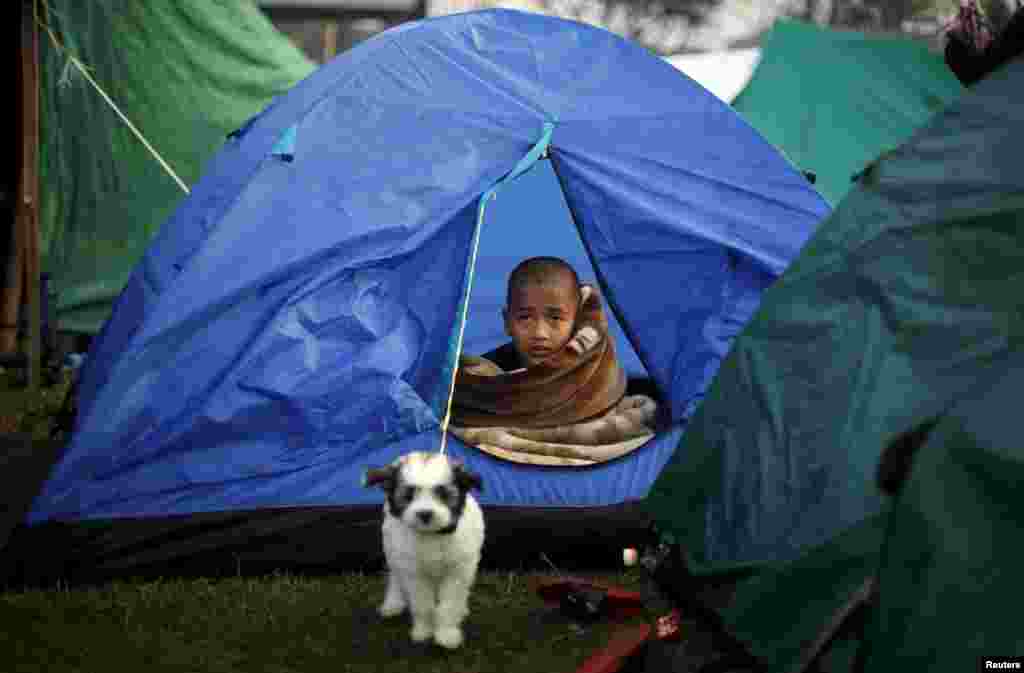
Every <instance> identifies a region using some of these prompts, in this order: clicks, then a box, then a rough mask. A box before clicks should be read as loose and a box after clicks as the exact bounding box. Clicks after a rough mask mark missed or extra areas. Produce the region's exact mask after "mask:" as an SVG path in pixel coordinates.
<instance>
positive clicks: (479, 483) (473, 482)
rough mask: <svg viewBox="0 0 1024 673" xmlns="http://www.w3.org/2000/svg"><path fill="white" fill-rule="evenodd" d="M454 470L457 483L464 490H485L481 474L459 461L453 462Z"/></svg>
mask: <svg viewBox="0 0 1024 673" xmlns="http://www.w3.org/2000/svg"><path fill="white" fill-rule="evenodd" d="M452 472H453V473H454V474H455V483H456V484H457V485H458V487H459V488H461V489H462V490H463V491H469V490H470V489H474V488H475V489H476V490H478V491H483V490H484V481H483V479H481V478H480V475H479V474H477V473H476V472H473V471H472V470H470V469H469V468H467V467H466V466H465V465H463V464H462V463H461V462H459V461H454V462H453V463H452Z"/></svg>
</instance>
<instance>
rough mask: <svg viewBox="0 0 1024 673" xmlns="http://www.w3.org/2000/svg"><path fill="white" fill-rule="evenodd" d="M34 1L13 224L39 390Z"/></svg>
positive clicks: (26, 21) (25, 10) (32, 385)
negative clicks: (20, 263)
mask: <svg viewBox="0 0 1024 673" xmlns="http://www.w3.org/2000/svg"><path fill="white" fill-rule="evenodd" d="M35 10H36V3H35V2H34V1H33V2H31V3H25V4H23V5H22V12H21V101H22V111H21V114H22V117H21V119H22V133H21V139H22V140H21V143H22V144H21V170H20V174H19V179H18V200H17V203H16V206H15V207H16V213H17V214H16V218H15V225H14V226H15V227H16V228H17V229H18V230H19V231H20V232H21V235H20V236H19V238H20V239H21V240H20V241H19V243H20V244H21V246H22V247H21V250H22V253H21V254H22V255H23V257H22V260H23V267H22V269H23V273H24V285H23V287H24V289H25V303H26V305H27V307H28V346H27V352H26V355H27V356H28V388H29V391H32V392H34V391H37V390H39V384H40V377H41V373H42V367H41V362H40V360H41V355H42V353H41V350H42V349H41V342H42V326H41V325H40V304H39V302H40V297H39V208H38V201H39V199H38V191H39V175H38V166H37V159H38V148H39V31H38V30H36V25H35V18H36V17H35Z"/></svg>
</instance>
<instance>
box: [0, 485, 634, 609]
mask: <svg viewBox="0 0 1024 673" xmlns="http://www.w3.org/2000/svg"><path fill="white" fill-rule="evenodd" d="M484 513H485V514H484V516H485V519H486V521H487V524H488V535H487V541H486V542H485V546H484V552H483V559H482V561H481V568H482V569H484V570H516V571H522V572H532V571H540V570H543V571H550V570H551V564H552V563H553V564H555V565H556V567H557V568H558V569H559V570H566V571H568V570H580V569H587V570H595V571H614V572H618V571H621V569H622V549H623V547H627V546H637V541H638V540H642V539H643V536H645V535H646V534H647V530H648V520H647V518H646V515H645V513H644V511H643V510H642V508H641V504H640V503H639V502H637V501H630V502H625V503H621V504H615V505H608V506H601V507H527V506H484ZM380 521H381V506H380V505H379V504H365V505H351V506H319V507H289V508H268V509H257V510H240V511H232V512H202V513H195V514H189V515H181V516H166V517H145V518H143V517H138V518H119V519H103V520H84V521H73V522H67V521H65V522H56V521H49V522H45V523H41V524H37V525H32V526H28V525H25V524H23V523H21V524H18V525H17V526H15V527H14V529H13V530H12V532H11V536H10V539H9V542H8V544H7V546H6V547H4V548H3V549H0V587H5V588H7V589H14V588H18V587H26V588H27V587H40V586H53V585H55V584H60V585H64V586H79V585H95V584H103V583H107V582H110V581H113V580H118V579H128V578H131V579H139V580H146V579H158V578H162V579H167V578H193V577H231V576H257V575H266V574H272V573H274V572H287V573H290V574H299V575H311V576H313V575H329V574H336V573H343V572H379V571H381V570H383V568H384V555H383V550H382V547H381V539H380Z"/></svg>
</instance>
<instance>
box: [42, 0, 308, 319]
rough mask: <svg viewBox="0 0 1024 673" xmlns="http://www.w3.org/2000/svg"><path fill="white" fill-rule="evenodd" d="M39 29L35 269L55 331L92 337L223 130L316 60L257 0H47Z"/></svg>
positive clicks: (228, 129)
mask: <svg viewBox="0 0 1024 673" xmlns="http://www.w3.org/2000/svg"><path fill="white" fill-rule="evenodd" d="M45 6H46V7H48V11H46V12H44V13H43V14H42V15H41V16H40V20H41V22H42V23H43V24H44V25H45V26H46V27H47V28H48V30H43V32H42V33H41V38H40V39H41V54H40V63H41V83H40V89H41V94H40V101H41V121H40V191H41V194H42V206H41V213H40V230H41V239H42V240H41V250H42V254H43V259H42V265H43V270H44V271H46V272H49V273H50V274H51V279H52V280H51V289H52V290H54V291H55V292H56V293H57V294H56V297H55V301H56V311H57V317H58V319H59V322H60V326H61V328H62V329H66V330H71V331H80V332H85V333H95V332H97V331H98V330H99V328H100V326H101V325H102V323H103V321H104V320H106V318H107V316H108V315H109V313H110V308H111V304H112V302H113V300H114V299H115V298H116V297H117V295H118V294H119V293H120V292H121V289H122V288H123V287H124V285H125V283H126V282H127V280H128V274H129V272H130V271H131V269H132V268H133V267H134V266H135V264H136V263H137V262H138V260H139V259H140V258H141V256H142V253H143V251H144V250H145V248H146V246H147V245H148V243H149V240H150V238H151V237H152V235H153V234H154V233H155V232H156V230H157V228H158V227H159V226H160V224H161V223H162V222H163V221H164V220H165V219H166V218H167V216H168V215H169V214H170V213H171V211H172V210H173V209H174V207H175V206H176V205H177V204H178V202H179V201H180V199H181V198H182V197H183V196H184V191H183V190H182V188H181V187H180V186H179V185H178V184H177V183H176V182H175V180H174V179H173V178H172V177H170V175H169V174H168V173H167V171H166V170H165V169H164V168H162V167H161V166H160V164H159V163H158V161H157V160H156V159H155V158H154V156H153V155H152V154H151V153H150V152H149V151H148V150H147V149H146V148H145V147H144V145H143V144H142V142H140V141H139V140H138V139H137V138H136V136H135V135H134V134H133V133H132V132H131V131H130V130H129V128H128V126H127V124H126V123H125V122H124V121H123V120H122V119H121V118H119V116H118V115H117V113H116V112H115V111H114V110H113V108H112V107H111V105H110V104H109V103H107V102H106V101H105V100H104V99H103V97H102V96H101V94H100V93H99V92H98V91H97V90H96V89H95V88H94V87H93V86H92V85H91V84H90V83H89V82H88V81H87V79H86V78H85V76H83V75H82V74H81V72H80V71H79V70H78V69H77V68H76V67H75V66H74V65H73V64H72V62H71V58H72V57H74V58H75V59H78V60H79V61H80V62H81V63H82V64H83V65H84V66H85V67H87V68H88V71H89V73H90V75H91V76H92V77H93V78H94V79H95V80H96V82H97V84H98V85H99V86H100V88H102V89H103V91H104V92H105V93H106V94H107V95H108V96H109V97H110V99H111V101H112V102H113V103H114V104H115V105H116V106H117V107H118V108H119V109H120V110H121V112H122V113H124V115H125V117H127V119H128V120H129V121H130V122H131V123H132V124H133V125H134V126H135V127H136V128H137V129H138V130H139V131H140V132H141V133H142V135H143V136H144V137H145V138H146V139H147V141H148V142H149V143H150V144H151V145H152V147H153V148H154V149H155V150H156V151H157V152H158V153H159V154H160V155H161V156H162V157H163V159H164V160H165V161H166V162H167V164H168V165H169V166H170V167H171V169H172V170H173V171H174V172H175V173H176V174H177V175H178V176H179V178H180V179H181V180H182V181H183V182H184V184H185V185H186V186H190V185H191V184H192V183H193V182H195V181H196V180H197V179H198V177H199V175H200V174H201V172H202V169H203V166H204V164H205V162H206V161H207V159H209V158H210V157H212V155H213V154H214V152H216V151H217V150H218V149H219V148H220V146H221V145H222V144H223V142H224V138H225V136H226V135H227V134H228V133H229V132H231V131H233V130H235V129H236V128H238V127H239V126H241V125H242V124H243V123H244V122H245V121H246V120H247V119H249V118H250V117H252V116H253V115H255V114H256V113H258V112H260V111H261V110H262V109H263V108H264V107H266V105H267V104H268V103H269V102H270V101H271V100H272V99H273V98H274V96H276V95H277V94H279V93H282V92H284V91H286V90H287V89H288V88H290V87H291V86H292V85H293V84H294V83H295V82H297V81H298V80H299V79H301V78H303V77H305V76H306V75H308V74H309V73H310V72H312V70H313V69H314V67H315V66H314V64H313V63H312V62H310V61H309V60H308V59H306V58H305V56H303V55H302V53H301V52H300V51H299V50H298V49H297V48H296V47H295V46H293V45H292V44H291V42H289V41H288V39H287V38H286V37H284V36H283V35H282V34H281V33H279V32H278V31H277V30H276V29H275V28H274V27H273V25H272V24H270V22H269V21H268V20H267V19H266V18H265V17H264V15H263V14H262V13H261V12H260V10H259V9H258V8H257V7H256V5H255V4H254V3H248V2H208V1H207V0H175V1H174V2H129V1H127V0H103V1H98V0H90V2H81V1H80V0H49V1H48V2H47V3H45Z"/></svg>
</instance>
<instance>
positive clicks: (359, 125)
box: [29, 10, 828, 523]
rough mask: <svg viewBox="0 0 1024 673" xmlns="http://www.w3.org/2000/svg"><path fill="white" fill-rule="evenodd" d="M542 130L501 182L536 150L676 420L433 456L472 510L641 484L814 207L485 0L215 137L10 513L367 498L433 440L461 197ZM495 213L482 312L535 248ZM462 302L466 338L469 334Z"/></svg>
mask: <svg viewBox="0 0 1024 673" xmlns="http://www.w3.org/2000/svg"><path fill="white" fill-rule="evenodd" d="M545 124H551V125H553V130H552V133H551V139H550V147H549V156H550V159H549V161H545V162H540V163H539V164H537V165H536V166H534V168H532V169H531V170H530V171H528V172H527V174H525V175H524V176H522V177H521V178H519V180H517V181H515V182H511V183H509V185H508V190H507V191H508V192H509V193H512V192H513V189H514V188H515V187H516V185H517V183H518V182H519V181H525V180H528V179H529V178H530V177H531V176H534V175H541V174H542V173H543V172H544V171H545V170H547V168H546V166H548V165H549V166H550V169H551V171H552V175H553V176H554V177H556V178H557V184H558V186H559V187H560V188H561V191H562V194H563V195H564V199H565V202H564V204H565V208H566V209H567V211H568V212H569V213H571V221H572V222H573V223H574V225H575V229H576V231H577V233H578V234H579V237H580V239H581V240H582V246H583V248H584V249H585V251H586V252H585V262H586V264H587V269H585V270H590V271H592V273H593V275H594V276H595V278H596V280H598V282H600V283H601V285H602V287H603V289H604V292H605V294H606V296H607V298H608V302H609V304H610V306H611V307H612V310H613V312H614V313H615V314H616V316H617V317H618V320H619V324H620V325H621V332H622V333H623V335H624V336H625V338H627V339H628V340H629V342H630V344H631V346H632V350H631V351H630V352H631V353H634V354H635V356H636V360H633V361H632V364H630V365H629V367H630V368H631V369H632V370H633V371H634V372H637V371H639V370H640V369H642V370H644V371H646V373H647V374H649V376H650V377H651V378H652V379H653V381H654V382H655V383H656V384H657V385H658V388H659V390H660V391H662V393H663V394H664V396H665V399H666V403H667V404H668V405H669V406H670V408H671V415H672V419H673V421H674V422H675V426H674V428H673V429H672V430H670V431H668V432H666V433H664V434H662V435H660V436H659V437H658V438H656V439H655V440H654V441H652V442H651V443H649V444H648V445H647V446H645V447H643V448H642V449H639V450H637V451H635V452H634V453H632V454H631V455H629V456H627V457H625V458H623V459H620V460H617V461H613V462H610V463H607V464H604V465H601V466H596V467H592V468H586V469H554V468H538V467H530V466H524V465H516V464H512V463H508V462H503V461H500V460H498V459H495V458H492V457H490V456H487V455H484V454H482V453H480V452H478V451H477V450H475V449H472V448H467V447H465V446H464V445H462V444H460V443H459V442H458V441H457V440H454V439H451V440H449V444H448V446H449V451H450V452H451V453H452V454H454V455H456V456H459V457H461V458H462V459H463V460H465V462H466V463H468V464H469V465H470V466H471V467H472V468H474V469H476V470H478V471H479V472H480V473H481V475H482V476H483V479H484V483H485V484H486V491H485V493H484V495H483V498H482V501H483V502H484V503H485V504H492V505H537V506H591V505H603V504H613V503H621V502H625V501H628V500H633V499H638V498H641V497H643V496H644V495H645V493H646V492H647V489H648V488H649V487H650V485H651V483H652V482H653V480H654V478H655V477H656V475H657V474H658V472H659V471H660V469H661V467H662V466H663V465H664V463H665V461H666V460H667V459H668V457H669V456H670V455H671V454H672V452H673V451H674V450H675V448H676V446H677V444H678V442H679V438H680V436H681V434H682V430H683V427H684V425H685V420H686V418H687V415H688V414H689V413H690V411H692V408H693V405H694V404H695V401H696V400H698V399H699V398H700V395H701V394H703V391H704V388H705V387H706V386H707V384H708V382H709V381H710V378H711V377H712V376H713V375H714V372H715V371H716V369H717V366H718V362H719V361H720V359H721V358H722V356H723V355H724V354H725V352H726V351H727V349H728V344H729V342H730V341H731V339H732V337H733V336H734V335H735V334H736V333H737V332H738V331H739V329H740V328H741V327H742V325H743V324H744V323H745V322H746V320H747V319H748V318H749V317H750V315H751V314H752V313H753V311H754V310H755V308H756V307H757V303H758V297H759V296H760V293H761V291H762V290H763V289H764V288H765V287H767V285H768V284H770V283H771V282H772V280H773V279H774V278H775V277H777V276H778V274H779V273H781V271H782V270H783V269H784V268H785V267H786V265H787V264H788V263H789V261H790V260H791V259H793V258H794V257H795V255H796V254H797V252H798V251H799V250H800V248H801V246H802V245H803V243H804V241H806V240H807V238H808V237H809V235H810V234H811V233H812V231H813V230H814V228H815V226H816V225H817V223H818V222H819V221H820V220H821V219H822V218H823V217H824V216H825V215H826V214H827V213H828V206H827V204H826V203H825V201H824V200H823V199H822V198H821V197H820V196H819V195H818V194H817V193H816V192H815V191H814V189H813V187H811V186H810V185H809V184H808V183H807V182H806V181H805V180H804V178H803V177H802V176H801V175H800V174H799V172H797V171H796V170H795V169H794V168H793V167H792V166H790V165H789V164H788V163H787V162H786V160H785V159H784V158H782V157H781V156H780V155H779V154H778V153H777V152H776V151H775V150H774V149H773V148H772V147H771V146H770V145H769V144H768V143H767V142H765V141H764V140H763V139H762V138H761V137H760V136H759V135H758V134H757V133H756V132H755V131H754V130H753V129H752V128H750V127H749V126H748V125H747V124H746V123H745V122H743V121H742V120H741V119H740V118H739V117H738V116H736V114H735V113H733V112H732V110H730V109H729V108H728V106H726V105H725V104H724V103H721V102H720V101H718V100H717V99H716V98H715V97H714V96H712V95H711V94H709V93H708V92H707V91H705V90H704V89H702V88H701V87H700V86H699V85H697V84H696V83H695V82H693V81H692V80H689V79H688V78H686V77H685V76H683V75H681V74H680V73H679V72H678V71H677V70H676V69H675V68H673V67H672V66H670V65H669V64H667V63H664V62H663V61H662V60H661V59H658V58H656V57H654V56H653V55H651V54H650V53H648V52H647V51H645V50H644V49H642V48H641V47H639V46H637V45H635V44H632V43H630V42H627V41H625V40H623V39H621V38H619V37H617V36H615V35H613V34H611V33H608V32H606V31H603V30H600V29H597V28H594V27H590V26H586V25H583V24H579V23H575V22H570V21H565V20H561V19H555V18H551V17H545V16H540V15H534V14H527V13H522V12H515V11H509V10H488V11H482V12H473V13H468V14H461V15H454V16H447V17H440V18H434V19H427V20H424V21H418V22H413V23H408V24H403V25H402V26H399V27H397V28H395V29H392V30H389V31H386V32H384V33H382V34H380V35H378V36H376V37H375V38H373V39H370V40H368V41H366V42H364V43H362V44H360V45H359V46H357V47H355V48H354V49H352V50H351V51H349V52H346V53H345V54H343V55H341V56H339V57H338V58H336V59H335V60H334V61H332V62H331V63H329V64H327V65H325V66H324V67H322V68H320V69H319V70H317V71H316V72H314V73H313V74H312V75H310V76H309V77H308V78H307V79H305V80H303V81H302V82H300V83H299V84H298V85H296V86H295V87H294V88H293V89H292V90H291V91H289V92H288V93H287V94H285V95H283V96H281V97H279V98H278V99H276V100H275V101H274V102H273V103H272V104H271V105H270V106H269V107H268V108H266V109H265V110H264V111H263V112H262V113H261V114H259V115H257V116H256V117H255V118H254V119H252V120H250V122H248V123H247V124H246V125H245V126H243V127H242V128H241V129H239V130H238V131H236V132H235V133H233V134H232V135H231V136H230V137H229V138H228V139H227V141H226V143H225V145H224V147H223V149H222V150H221V151H220V152H219V154H218V155H217V156H216V157H215V158H214V159H213V160H212V161H211V163H210V164H209V165H208V167H207V168H206V170H205V173H204V176H203V178H202V179H201V180H200V181H199V182H198V183H197V184H196V185H195V188H194V189H193V191H192V193H191V194H190V195H189V197H188V198H187V199H185V200H184V201H183V202H182V204H181V205H180V206H179V207H178V209H177V210H176V212H175V213H174V215H173V216H172V217H171V218H170V219H169V220H168V221H167V222H166V223H165V224H164V226H163V227H162V228H161V230H160V232H159V234H158V235H157V236H156V237H155V238H154V240H153V242H152V244H151V245H150V248H149V250H148V251H147V253H146V255H145V257H144V259H143V260H142V261H141V262H140V263H139V265H138V266H137V267H136V269H135V270H134V272H133V273H132V276H131V279H130V281H129V284H128V286H127V287H126V289H125V290H124V292H123V293H122V295H121V296H120V297H119V299H118V301H117V303H116V305H115V308H114V311H113V314H112V316H111V318H110V320H108V322H107V323H106V324H105V326H104V328H103V330H102V331H101V333H100V335H99V336H98V337H97V339H96V341H95V342H94V344H93V348H92V350H91V352H90V357H89V359H88V361H87V364H86V366H85V368H84V369H83V371H82V384H81V392H80V411H79V416H78V420H77V423H76V428H75V432H74V434H73V437H72V439H71V442H70V444H69V446H68V448H67V450H66V452H65V454H64V456H63V458H62V459H61V460H60V461H59V462H58V463H57V465H56V466H55V468H54V470H53V472H52V473H51V475H50V478H49V479H48V481H47V482H46V484H45V486H44V488H43V490H42V492H41V494H40V495H39V497H38V498H37V499H36V501H35V503H34V505H33V508H32V511H31V512H30V515H29V521H30V523H38V522H42V521H47V520H78V519H96V518H108V517H109V518H117V517H139V516H141V517H145V516H159V515H173V514H188V513H193V512H210V511H223V510H234V509H243V508H260V507H280V506H310V505H337V504H360V503H372V502H379V498H380V496H379V494H378V493H374V492H373V491H371V490H367V489H362V488H360V486H359V483H360V477H361V476H362V473H363V471H364V470H365V469H366V467H367V466H369V465H379V464H383V463H385V462H388V461H390V460H392V459H394V458H395V457H396V456H398V455H400V454H401V453H404V452H406V451H409V450H414V449H421V450H432V449H436V448H437V447H438V446H439V444H440V434H439V425H440V418H441V417H442V415H443V412H444V409H443V404H444V402H445V399H446V394H447V388H448V385H449V379H448V378H447V376H448V373H450V367H451V364H452V358H453V356H454V353H453V352H452V349H451V343H452V339H453V338H454V336H455V333H456V330H457V327H458V320H457V317H458V315H457V313H458V309H459V304H460V302H461V300H462V299H463V297H464V296H465V291H466V287H465V285H466V283H465V280H466V274H465V269H466V265H467V262H468V259H469V255H470V247H471V241H472V238H473V236H474V234H475V232H476V228H477V213H478V207H479V200H480V197H481V195H482V194H484V193H485V192H486V191H487V190H488V189H490V188H492V187H493V186H494V185H496V184H497V183H498V182H499V181H500V180H501V179H502V178H503V177H505V176H507V175H508V174H509V173H510V171H512V170H513V168H514V167H515V166H516V165H517V164H518V163H519V162H520V161H521V160H522V159H523V158H524V156H526V155H527V153H528V152H529V151H530V150H531V148H533V147H534V146H535V145H536V143H537V142H538V140H540V139H541V137H542V134H543V132H544V128H545ZM504 191H505V190H504V189H503V190H500V191H499V195H498V199H497V202H501V201H502V198H503V197H502V193H504ZM497 202H496V203H497ZM492 207H495V206H494V205H491V206H488V210H490V209H491V208H492ZM493 224H494V222H493V221H491V220H489V219H488V217H487V216H486V215H485V217H484V218H483V222H482V224H481V227H482V229H481V241H482V243H481V251H480V255H481V257H480V259H479V261H478V263H477V268H476V272H475V275H474V288H473V296H471V297H470V304H471V306H472V305H473V302H474V301H476V299H477V291H478V289H479V290H480V291H481V293H482V296H483V298H484V299H485V300H486V299H487V296H488V294H489V295H490V301H491V302H492V304H493V303H494V302H499V303H500V301H501V300H500V297H501V296H502V295H503V292H504V290H503V285H504V280H505V279H504V277H503V274H502V275H501V277H500V278H498V277H497V276H498V274H496V273H495V274H492V273H491V272H492V270H493V268H494V267H495V266H497V264H495V265H492V264H491V263H490V260H491V259H492V258H491V257H489V255H493V256H494V257H493V259H496V260H500V259H501V257H502V254H503V253H504V252H505V251H506V250H508V249H511V247H512V246H511V245H505V244H504V243H505V242H506V241H509V242H511V241H521V240H526V239H532V240H536V241H537V242H538V245H541V246H543V243H544V240H545V235H546V228H547V226H548V224H547V223H546V222H545V221H543V220H541V221H528V222H522V223H521V225H520V226H516V227H508V228H500V229H497V228H493V227H492V225H493ZM488 250H490V251H491V252H487V251H488ZM477 281H480V284H479V285H476V283H477ZM474 318H475V315H474V313H473V311H472V309H471V310H470V314H469V327H468V329H469V330H470V331H469V333H468V334H467V349H469V348H470V347H471V346H475V345H480V344H481V343H482V342H481V340H480V338H481V334H477V333H474V332H472V329H473V327H472V326H473V325H474ZM495 319H496V318H494V317H490V318H488V317H487V316H486V315H484V316H483V319H482V320H481V323H482V325H483V327H481V330H483V331H484V332H486V330H489V329H490V330H493V327H494V324H495V322H494V320H495ZM488 321H489V322H488ZM626 350H629V349H628V348H627V349H626ZM631 357H632V356H631Z"/></svg>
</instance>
